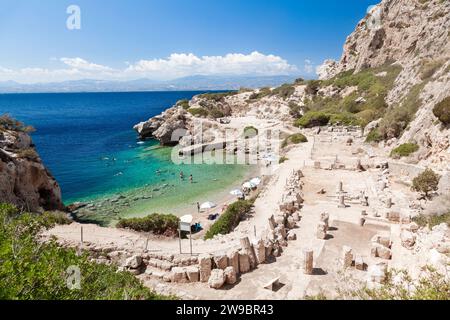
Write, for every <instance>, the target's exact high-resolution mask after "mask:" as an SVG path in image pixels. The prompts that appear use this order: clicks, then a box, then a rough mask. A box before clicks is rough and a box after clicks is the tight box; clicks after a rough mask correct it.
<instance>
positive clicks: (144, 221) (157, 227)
mask: <svg viewBox="0 0 450 320" xmlns="http://www.w3.org/2000/svg"><path fill="white" fill-rule="evenodd" d="M178 222H179V219H178V217H177V216H174V215H173V214H159V213H153V214H151V215H149V216H146V217H143V218H129V219H120V220H119V222H118V223H117V225H116V227H117V228H127V229H132V230H135V231H139V232H152V233H153V234H157V235H162V234H165V235H176V234H177V231H178Z"/></svg>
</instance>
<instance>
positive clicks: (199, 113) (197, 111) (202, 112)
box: [188, 108, 209, 117]
mask: <svg viewBox="0 0 450 320" xmlns="http://www.w3.org/2000/svg"><path fill="white" fill-rule="evenodd" d="M188 112H189V113H190V114H192V115H193V116H194V117H207V116H208V115H209V112H208V110H206V109H204V108H189V109H188Z"/></svg>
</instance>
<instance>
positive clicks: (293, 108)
mask: <svg viewBox="0 0 450 320" xmlns="http://www.w3.org/2000/svg"><path fill="white" fill-rule="evenodd" d="M288 106H289V114H290V115H291V116H292V117H293V118H300V117H301V116H302V107H301V106H299V105H298V104H296V103H295V102H293V101H290V102H289V105H288Z"/></svg>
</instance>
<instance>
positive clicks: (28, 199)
mask: <svg viewBox="0 0 450 320" xmlns="http://www.w3.org/2000/svg"><path fill="white" fill-rule="evenodd" d="M27 131H29V128H27V127H24V126H23V125H22V124H20V123H19V122H17V121H14V120H12V119H10V118H9V117H7V116H2V117H1V119H0V202H6V203H12V204H14V205H16V206H18V207H19V208H23V209H25V210H29V211H33V212H42V211H44V210H62V209H63V208H64V206H63V204H62V201H61V190H60V188H59V185H58V183H57V182H56V180H55V179H54V178H53V176H52V175H51V174H50V172H49V171H48V170H47V169H46V168H45V166H44V165H43V164H42V161H41V159H40V158H39V155H38V154H37V153H36V151H35V149H34V145H33V142H32V140H31V137H30V136H29V134H28V133H27Z"/></svg>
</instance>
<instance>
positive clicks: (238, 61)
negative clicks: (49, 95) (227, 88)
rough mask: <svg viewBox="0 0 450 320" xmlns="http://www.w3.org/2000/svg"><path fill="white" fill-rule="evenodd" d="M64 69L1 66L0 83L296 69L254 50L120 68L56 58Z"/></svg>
mask: <svg viewBox="0 0 450 320" xmlns="http://www.w3.org/2000/svg"><path fill="white" fill-rule="evenodd" d="M59 61H60V62H62V63H63V64H64V66H65V68H59V69H45V68H23V69H17V70H11V69H6V68H1V67H0V81H2V80H15V81H19V82H28V83H34V82H51V81H65V80H79V79H86V78H89V79H99V80H129V79H137V78H143V77H146V78H150V79H154V80H169V79H174V78H178V77H184V76H190V75H286V74H292V73H295V72H296V71H297V67H296V66H294V65H291V64H289V63H288V62H287V61H286V60H285V59H283V58H281V57H279V56H275V55H271V54H269V55H265V54H262V53H259V52H257V51H254V52H252V53H250V54H241V53H229V54H226V55H224V56H202V57H198V56H196V55H194V54H192V53H173V54H171V55H170V56H169V57H167V58H165V59H152V60H139V61H137V62H135V63H130V62H127V63H126V64H125V65H126V66H125V67H124V68H123V69H114V68H111V67H109V66H105V65H101V64H97V63H93V62H89V61H87V60H85V59H82V58H80V57H75V58H67V57H64V58H61V59H59Z"/></svg>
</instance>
